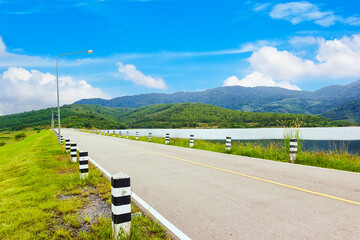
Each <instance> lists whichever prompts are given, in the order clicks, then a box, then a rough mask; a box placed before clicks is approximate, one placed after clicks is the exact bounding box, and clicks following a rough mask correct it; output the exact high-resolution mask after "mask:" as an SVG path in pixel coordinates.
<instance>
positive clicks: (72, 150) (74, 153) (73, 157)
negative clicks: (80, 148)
mask: <svg viewBox="0 0 360 240" xmlns="http://www.w3.org/2000/svg"><path fill="white" fill-rule="evenodd" d="M70 156H71V161H72V162H74V163H75V162H77V149H76V143H70Z"/></svg>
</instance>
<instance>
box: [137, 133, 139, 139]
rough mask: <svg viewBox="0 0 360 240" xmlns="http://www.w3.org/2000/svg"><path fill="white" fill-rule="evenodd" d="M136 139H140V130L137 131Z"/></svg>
mask: <svg viewBox="0 0 360 240" xmlns="http://www.w3.org/2000/svg"><path fill="white" fill-rule="evenodd" d="M136 140H139V132H136Z"/></svg>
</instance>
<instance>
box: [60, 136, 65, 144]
mask: <svg viewBox="0 0 360 240" xmlns="http://www.w3.org/2000/svg"><path fill="white" fill-rule="evenodd" d="M63 139H64V137H63V136H61V137H60V142H61V144H63V143H64V141H63Z"/></svg>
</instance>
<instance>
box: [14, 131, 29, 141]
mask: <svg viewBox="0 0 360 240" xmlns="http://www.w3.org/2000/svg"><path fill="white" fill-rule="evenodd" d="M24 138H26V133H24V132H19V133H17V134H15V140H17V141H19V140H23V139H24Z"/></svg>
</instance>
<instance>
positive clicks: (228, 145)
mask: <svg viewBox="0 0 360 240" xmlns="http://www.w3.org/2000/svg"><path fill="white" fill-rule="evenodd" d="M225 149H226V150H228V151H230V149H231V137H226V143H225Z"/></svg>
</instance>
